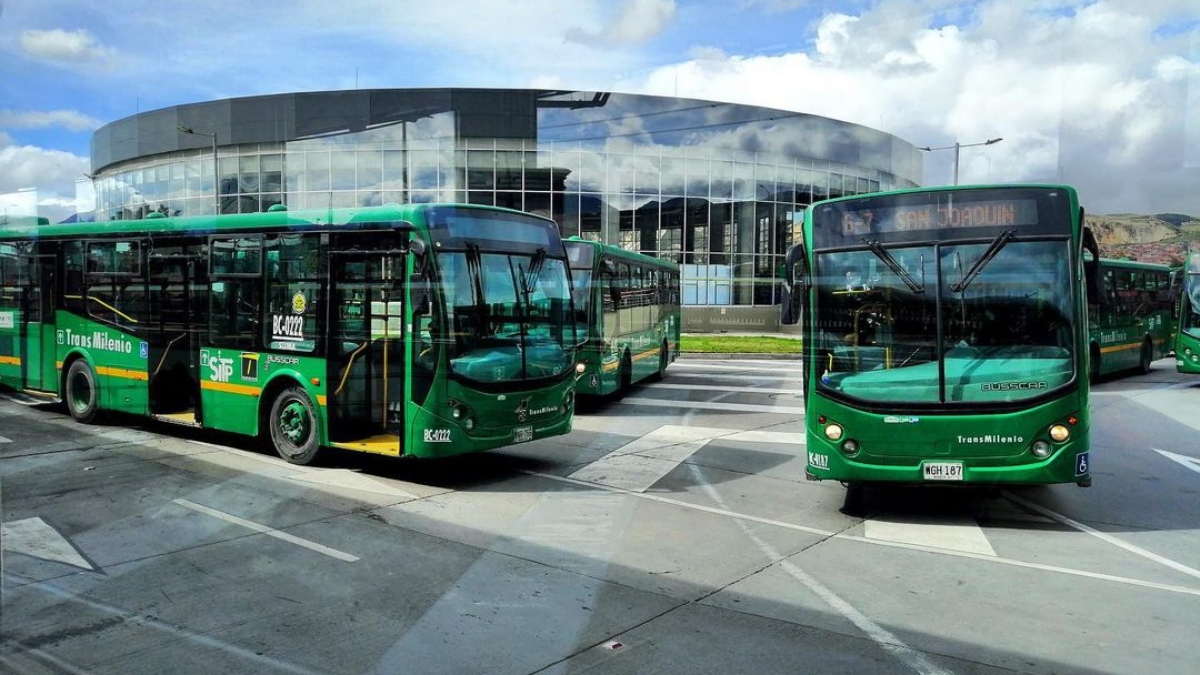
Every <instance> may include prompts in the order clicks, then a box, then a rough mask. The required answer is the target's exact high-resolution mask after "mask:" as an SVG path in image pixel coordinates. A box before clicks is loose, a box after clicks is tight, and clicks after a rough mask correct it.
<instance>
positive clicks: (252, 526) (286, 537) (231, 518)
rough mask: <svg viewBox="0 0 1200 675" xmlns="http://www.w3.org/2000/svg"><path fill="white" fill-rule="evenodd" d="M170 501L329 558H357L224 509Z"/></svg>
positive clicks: (177, 500) (351, 559)
mask: <svg viewBox="0 0 1200 675" xmlns="http://www.w3.org/2000/svg"><path fill="white" fill-rule="evenodd" d="M172 501H173V502H174V503H176V504H178V505H180V506H182V507H185V508H189V509H192V510H193V511H199V512H200V513H203V514H206V515H209V516H212V517H213V518H217V519H219V520H223V521H225V522H227V523H233V524H234V525H241V526H242V527H244V528H246V529H249V530H254V531H255V532H260V533H262V534H265V535H267V536H268V537H275V538H276V539H282V540H283V541H286V542H288V543H290V544H295V545H297V546H303V547H304V548H307V549H309V550H310V551H316V552H317V553H321V554H324V555H327V556H329V557H331V558H337V559H338V560H342V561H345V562H356V561H357V560H359V558H358V556H355V555H350V554H349V553H343V552H341V551H339V550H337V549H334V548H329V547H328V546H323V545H321V544H318V543H316V542H313V541H309V540H307V539H302V538H300V537H297V536H295V535H292V534H288V533H287V532H280V531H279V530H276V529H274V528H270V527H267V526H265V525H259V524H258V523H255V522H253V521H249V520H246V519H245V518H238V517H237V516H235V515H232V514H229V513H225V512H224V511H218V510H216V509H213V508H209V507H207V506H203V505H201V504H197V503H195V502H191V501H188V500H186V499H174V500H172Z"/></svg>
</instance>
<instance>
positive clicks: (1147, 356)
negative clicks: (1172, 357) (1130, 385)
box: [1138, 338, 1154, 375]
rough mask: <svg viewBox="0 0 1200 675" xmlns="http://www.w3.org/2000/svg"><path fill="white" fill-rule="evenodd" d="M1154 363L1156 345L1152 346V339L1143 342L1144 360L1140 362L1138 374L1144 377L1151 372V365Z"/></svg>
mask: <svg viewBox="0 0 1200 675" xmlns="http://www.w3.org/2000/svg"><path fill="white" fill-rule="evenodd" d="M1153 362H1154V345H1152V344H1150V338H1146V339H1145V340H1143V341H1142V358H1141V360H1140V361H1138V372H1139V373H1141V374H1142V375H1145V374H1146V373H1149V372H1150V364H1151V363H1153Z"/></svg>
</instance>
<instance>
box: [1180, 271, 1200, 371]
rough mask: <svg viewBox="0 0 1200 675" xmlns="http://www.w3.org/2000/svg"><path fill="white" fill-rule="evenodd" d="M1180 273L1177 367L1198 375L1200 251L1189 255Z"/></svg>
mask: <svg viewBox="0 0 1200 675" xmlns="http://www.w3.org/2000/svg"><path fill="white" fill-rule="evenodd" d="M1180 275H1181V276H1182V279H1181V280H1180V282H1181V283H1180V285H1181V287H1180V292H1179V306H1178V310H1177V311H1178V313H1177V314H1176V315H1175V317H1176V319H1177V320H1178V324H1179V325H1178V326H1177V327H1176V331H1175V344H1174V348H1175V369H1176V370H1178V371H1179V372H1181V373H1189V374H1193V375H1194V374H1198V373H1200V253H1192V254H1189V255H1188V259H1187V263H1186V264H1185V265H1184V268H1183V269H1182V270H1181V271H1180Z"/></svg>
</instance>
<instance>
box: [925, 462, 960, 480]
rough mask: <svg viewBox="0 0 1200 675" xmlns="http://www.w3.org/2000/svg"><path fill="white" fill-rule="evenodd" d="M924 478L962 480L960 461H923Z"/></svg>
mask: <svg viewBox="0 0 1200 675" xmlns="http://www.w3.org/2000/svg"><path fill="white" fill-rule="evenodd" d="M922 469H923V470H924V473H925V480H962V479H963V465H962V462H925V464H924V465H922Z"/></svg>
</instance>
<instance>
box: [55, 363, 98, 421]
mask: <svg viewBox="0 0 1200 675" xmlns="http://www.w3.org/2000/svg"><path fill="white" fill-rule="evenodd" d="M64 389H65V393H66V401H67V410H68V411H69V412H70V413H71V417H73V418H74V419H75V421H76V422H79V423H80V424H91V423H93V422H95V421H96V417H97V416H98V415H99V414H100V396H99V393H98V392H97V391H96V374H95V373H93V372H92V367H91V366H90V365H88V362H87V361H84V360H83V359H77V360H76V361H74V362H72V363H71V367H70V368H68V369H67V380H66V386H65V387H64Z"/></svg>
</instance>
